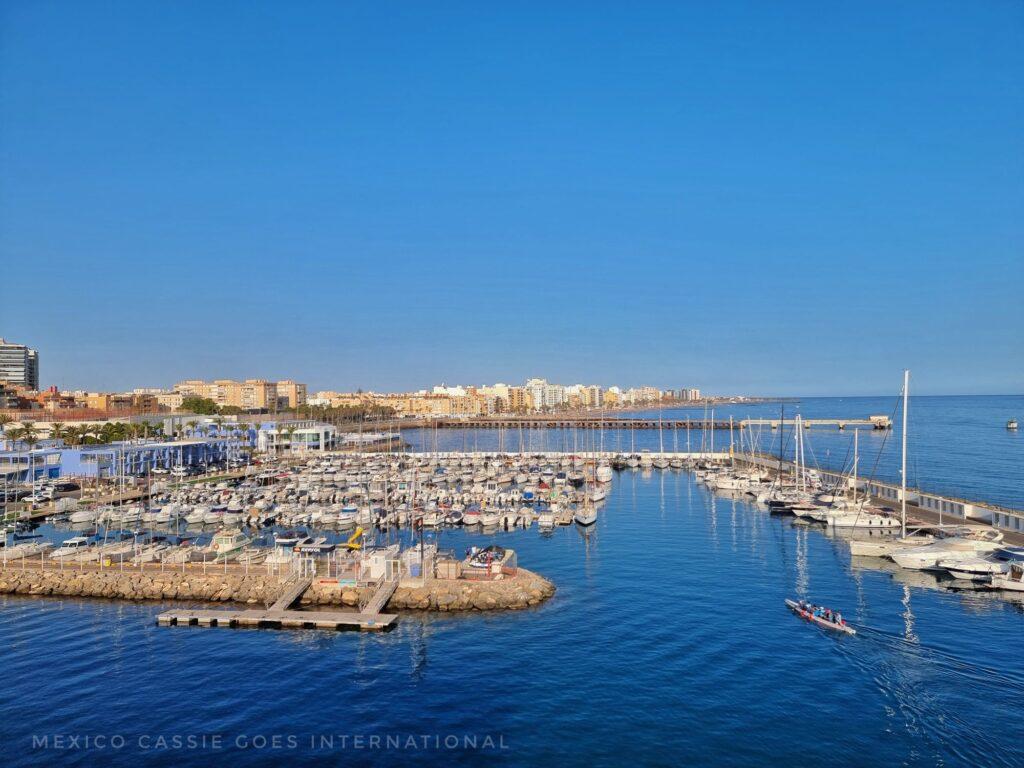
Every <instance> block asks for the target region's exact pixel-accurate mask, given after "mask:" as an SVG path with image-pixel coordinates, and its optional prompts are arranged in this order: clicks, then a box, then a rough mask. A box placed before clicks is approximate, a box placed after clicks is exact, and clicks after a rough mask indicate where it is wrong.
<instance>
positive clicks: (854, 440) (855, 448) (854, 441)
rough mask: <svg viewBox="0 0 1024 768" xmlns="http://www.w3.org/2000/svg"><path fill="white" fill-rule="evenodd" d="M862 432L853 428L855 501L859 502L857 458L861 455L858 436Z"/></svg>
mask: <svg viewBox="0 0 1024 768" xmlns="http://www.w3.org/2000/svg"><path fill="white" fill-rule="evenodd" d="M859 434H860V430H859V429H854V430H853V503H854V504H856V503H857V459H858V458H859V457H860V453H859V452H858V451H859V449H858V447H857V436H858V435H859Z"/></svg>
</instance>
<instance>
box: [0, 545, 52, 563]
mask: <svg viewBox="0 0 1024 768" xmlns="http://www.w3.org/2000/svg"><path fill="white" fill-rule="evenodd" d="M52 546H53V545H52V544H50V543H49V542H48V541H47V542H37V541H27V542H25V543H23V544H15V545H14V546H13V547H4V548H3V549H2V550H0V560H22V559H24V558H27V557H36V556H37V555H39V556H41V555H42V554H43V552H45V551H46V550H48V549H50V548H51V547H52Z"/></svg>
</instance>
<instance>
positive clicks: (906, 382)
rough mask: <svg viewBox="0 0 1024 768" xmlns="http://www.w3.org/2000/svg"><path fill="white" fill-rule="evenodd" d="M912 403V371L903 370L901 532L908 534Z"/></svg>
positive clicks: (903, 534) (904, 534)
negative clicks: (908, 468) (909, 447)
mask: <svg viewBox="0 0 1024 768" xmlns="http://www.w3.org/2000/svg"><path fill="white" fill-rule="evenodd" d="M909 403H910V371H909V370H908V369H904V371H903V467H902V469H901V471H900V534H901V535H902V536H906V535H907V405H908V404H909Z"/></svg>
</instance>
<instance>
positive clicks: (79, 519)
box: [68, 509, 100, 523]
mask: <svg viewBox="0 0 1024 768" xmlns="http://www.w3.org/2000/svg"><path fill="white" fill-rule="evenodd" d="M99 514H100V513H99V510H98V509H79V510H76V511H75V512H72V513H71V517H69V518H68V520H69V521H70V522H72V523H94V522H96V518H97V517H99Z"/></svg>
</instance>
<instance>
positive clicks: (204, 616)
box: [156, 574, 398, 632]
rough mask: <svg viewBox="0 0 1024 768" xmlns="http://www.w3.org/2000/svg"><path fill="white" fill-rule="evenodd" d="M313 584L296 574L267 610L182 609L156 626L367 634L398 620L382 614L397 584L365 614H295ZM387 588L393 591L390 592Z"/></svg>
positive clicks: (379, 593) (383, 588) (378, 595)
mask: <svg viewBox="0 0 1024 768" xmlns="http://www.w3.org/2000/svg"><path fill="white" fill-rule="evenodd" d="M312 583H313V577H312V576H301V575H298V574H296V575H295V576H292V577H291V578H290V579H288V581H287V582H285V585H284V591H283V592H282V593H281V595H280V597H278V598H277V600H276V601H274V604H273V605H272V606H270V608H268V609H266V610H259V609H246V610H230V609H219V610H218V609H196V608H181V609H174V610H170V611H165V612H163V613H161V614H160V615H159V616H157V618H156V623H157V624H158V625H159V626H161V627H194V626H198V627H255V628H271V629H334V630H339V629H358V630H361V631H364V632H369V631H379V630H385V629H389V628H391V627H392V626H393V625H394V623H395V622H396V621H397V620H398V617H397V616H394V615H392V614H382V613H380V610H381V609H382V608H383V607H384V605H385V604H386V603H387V601H388V600H389V599H390V598H391V596H392V595H393V594H394V593H395V590H396V589H397V588H398V580H397V579H395V580H394V581H393V582H383V583H382V584H381V587H380V589H378V590H377V592H376V593H375V594H374V596H373V599H371V600H370V602H369V604H368V605H367V606H366V608H364V609H363V610H361V611H359V612H358V613H356V612H348V611H293V610H290V609H291V607H292V605H294V604H295V602H296V601H297V600H298V599H299V598H300V597H302V594H303V593H304V592H305V591H306V590H307V589H309V586H310V585H311V584H312ZM386 588H390V591H387V590H386Z"/></svg>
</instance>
